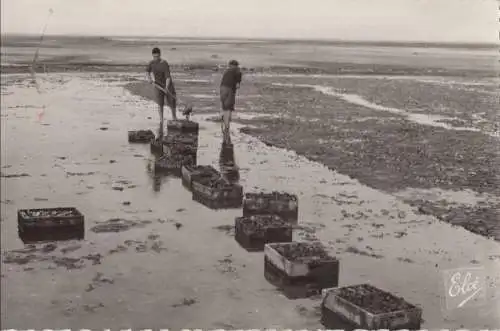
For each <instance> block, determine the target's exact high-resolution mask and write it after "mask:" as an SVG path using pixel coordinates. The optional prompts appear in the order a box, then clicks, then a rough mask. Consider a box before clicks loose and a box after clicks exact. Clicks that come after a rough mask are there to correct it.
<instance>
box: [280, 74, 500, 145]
mask: <svg viewBox="0 0 500 331" xmlns="http://www.w3.org/2000/svg"><path fill="white" fill-rule="evenodd" d="M273 85H275V86H284V87H308V88H312V89H314V90H316V91H318V92H320V93H323V94H326V95H331V96H334V97H337V98H341V99H342V100H345V101H347V102H349V103H352V104H355V105H359V106H363V107H366V108H370V109H373V110H379V111H385V112H389V113H392V114H397V115H404V116H406V117H407V118H408V120H410V121H412V122H414V123H417V124H420V125H428V126H434V127H439V128H444V129H447V130H455V131H470V132H481V133H483V134H486V135H489V136H491V137H494V138H498V137H500V133H499V132H495V133H489V132H484V131H481V130H479V129H476V128H468V127H455V126H452V125H449V124H446V123H443V122H441V121H453V120H456V118H452V117H444V116H440V115H429V114H417V113H411V112H407V111H405V110H402V109H397V108H392V107H385V106H381V105H377V104H375V103H373V102H370V101H368V100H366V99H365V98H363V97H362V96H360V95H357V94H347V93H339V92H337V91H335V89H334V88H332V87H329V86H324V85H310V84H281V83H273Z"/></svg>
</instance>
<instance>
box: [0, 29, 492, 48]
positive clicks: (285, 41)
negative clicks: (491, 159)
mask: <svg viewBox="0 0 500 331" xmlns="http://www.w3.org/2000/svg"><path fill="white" fill-rule="evenodd" d="M11 38H15V39H26V41H30V40H32V39H36V40H39V39H40V35H37V34H17V33H4V34H2V44H4V43H5V42H6V41H7V43H8V41H9V40H8V39H11ZM45 38H58V39H61V40H62V39H65V40H81V39H85V40H96V41H97V40H99V41H134V42H140V41H141V39H142V40H144V42H148V43H149V42H151V41H152V40H158V41H159V42H161V41H167V40H177V41H182V40H185V41H201V42H203V41H206V42H214V41H220V42H222V43H228V42H235V43H238V42H245V43H272V44H310V45H332V46H343V45H345V46H377V47H414V48H448V49H485V50H486V49H487V50H491V49H496V50H498V49H500V44H494V43H471V42H426V41H383V40H382V41H369V40H339V39H332V40H328V39H283V38H281V39H280V38H237V37H179V36H118V35H117V36H97V35H96V36H90V35H63V34H46V35H45Z"/></svg>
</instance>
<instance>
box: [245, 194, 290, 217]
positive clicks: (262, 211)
mask: <svg viewBox="0 0 500 331" xmlns="http://www.w3.org/2000/svg"><path fill="white" fill-rule="evenodd" d="M269 214H273V215H277V216H280V217H281V218H282V219H284V220H286V221H288V222H290V223H292V224H297V223H298V216H299V201H298V198H297V196H296V195H294V194H289V193H285V192H272V193H264V192H260V193H246V194H245V197H244V199H243V216H251V215H269Z"/></svg>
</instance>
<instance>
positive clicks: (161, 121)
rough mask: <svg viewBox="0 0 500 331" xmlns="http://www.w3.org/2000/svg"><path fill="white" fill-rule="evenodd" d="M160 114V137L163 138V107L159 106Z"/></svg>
mask: <svg viewBox="0 0 500 331" xmlns="http://www.w3.org/2000/svg"><path fill="white" fill-rule="evenodd" d="M158 112H159V115H160V130H159V131H158V135H159V136H160V137H163V106H159V109H158Z"/></svg>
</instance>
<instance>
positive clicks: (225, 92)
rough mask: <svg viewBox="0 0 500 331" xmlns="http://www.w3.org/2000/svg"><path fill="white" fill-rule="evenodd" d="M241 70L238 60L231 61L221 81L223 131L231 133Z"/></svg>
mask: <svg viewBox="0 0 500 331" xmlns="http://www.w3.org/2000/svg"><path fill="white" fill-rule="evenodd" d="M241 76H242V75H241V71H240V67H239V63H238V61H236V60H231V61H229V68H227V69H226V71H225V72H224V74H223V75H222V80H221V83H220V101H221V104H222V121H223V133H226V134H227V133H229V124H230V123H231V113H232V112H233V111H234V104H235V103H236V91H237V90H238V89H239V88H240V83H241Z"/></svg>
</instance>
